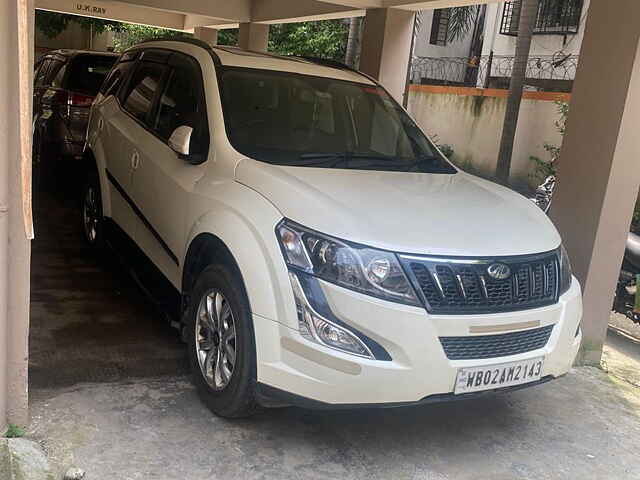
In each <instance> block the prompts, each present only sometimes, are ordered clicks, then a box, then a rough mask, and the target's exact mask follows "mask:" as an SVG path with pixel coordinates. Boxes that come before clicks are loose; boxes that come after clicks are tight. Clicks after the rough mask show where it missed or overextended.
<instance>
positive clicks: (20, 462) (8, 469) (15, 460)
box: [0, 438, 54, 480]
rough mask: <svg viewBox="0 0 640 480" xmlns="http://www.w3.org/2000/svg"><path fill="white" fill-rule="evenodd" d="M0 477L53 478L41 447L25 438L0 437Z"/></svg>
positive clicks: (23, 479) (18, 479)
mask: <svg viewBox="0 0 640 480" xmlns="http://www.w3.org/2000/svg"><path fill="white" fill-rule="evenodd" d="M0 478H2V479H3V480H4V479H6V480H54V476H53V473H51V469H50V467H49V461H48V460H47V457H46V455H45V454H44V452H43V451H42V448H40V445H38V444H37V443H36V442H34V441H32V440H28V439H26V438H0Z"/></svg>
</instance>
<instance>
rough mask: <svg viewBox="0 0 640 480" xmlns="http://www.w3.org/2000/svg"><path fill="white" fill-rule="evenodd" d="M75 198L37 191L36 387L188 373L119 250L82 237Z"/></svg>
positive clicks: (32, 367)
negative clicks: (97, 247)
mask: <svg viewBox="0 0 640 480" xmlns="http://www.w3.org/2000/svg"><path fill="white" fill-rule="evenodd" d="M75 198H76V196H75V195H71V194H69V193H65V194H61V193H50V192H36V193H35V198H34V217H35V230H36V238H35V240H34V241H33V246H32V273H31V326H30V335H29V343H30V346H29V353H30V358H29V378H30V387H31V389H38V388H48V387H55V386H60V387H61V386H69V385H73V384H76V383H82V382H102V381H118V380H125V379H130V378H141V377H148V376H159V375H179V374H184V373H186V372H187V368H188V364H187V360H186V355H185V350H184V346H183V344H182V343H181V342H180V340H179V338H178V335H177V332H176V330H173V329H171V328H170V327H169V326H168V325H167V323H166V322H165V320H164V318H163V317H162V315H161V314H160V312H158V311H157V310H156V309H155V308H154V306H153V305H151V304H150V303H149V302H148V301H147V299H146V297H145V296H144V295H143V294H142V292H141V290H140V289H139V288H138V287H137V285H136V284H135V283H134V282H133V281H132V279H131V277H130V276H129V275H128V274H127V273H126V271H125V269H124V268H123V266H122V265H120V264H119V263H118V262H117V261H116V260H115V257H112V256H110V255H106V256H103V257H102V258H99V257H97V256H96V254H95V252H93V251H92V250H91V249H90V248H89V247H88V246H87V245H86V244H85V243H84V241H83V238H82V231H81V228H82V227H81V217H80V210H79V207H78V205H77V203H78V202H76V200H75Z"/></svg>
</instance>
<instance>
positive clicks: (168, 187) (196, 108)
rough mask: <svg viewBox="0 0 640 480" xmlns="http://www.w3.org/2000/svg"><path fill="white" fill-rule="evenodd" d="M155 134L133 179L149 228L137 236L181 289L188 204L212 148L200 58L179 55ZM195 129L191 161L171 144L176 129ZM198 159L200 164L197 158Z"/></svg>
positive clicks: (159, 108)
mask: <svg viewBox="0 0 640 480" xmlns="http://www.w3.org/2000/svg"><path fill="white" fill-rule="evenodd" d="M168 66H169V72H168V75H167V80H166V82H165V83H164V86H163V90H162V93H161V95H159V99H158V106H157V108H156V109H155V110H154V112H153V118H152V120H151V124H150V127H151V131H150V132H149V133H148V135H146V136H145V140H144V142H143V144H144V149H140V152H139V153H140V160H139V165H138V168H137V169H136V170H135V173H134V175H133V186H132V187H133V188H132V197H133V199H134V201H135V203H136V204H137V205H138V206H139V208H140V210H141V211H142V213H143V215H144V216H145V218H146V219H147V220H148V222H149V225H148V226H147V227H146V228H139V229H138V231H137V232H136V242H137V244H138V246H139V247H140V248H141V249H142V250H143V251H144V252H145V253H146V254H147V256H148V257H149V258H151V260H152V261H153V263H154V264H155V265H156V266H157V267H158V268H159V269H160V270H161V271H162V272H163V273H164V274H165V276H166V277H167V278H168V279H169V280H170V281H171V282H172V283H173V284H174V285H175V286H179V285H180V269H179V260H178V259H179V258H181V257H182V249H183V248H184V244H185V236H186V228H187V225H186V213H187V201H188V196H189V194H190V192H192V191H193V189H194V186H195V184H196V182H197V181H198V180H199V179H200V178H201V177H202V175H203V172H204V166H203V165H194V164H192V163H191V162H194V161H197V162H198V163H202V162H203V161H204V159H206V155H207V152H208V148H209V128H208V121H207V113H206V106H205V101H204V88H203V81H202V73H201V70H200V67H199V65H198V63H197V62H196V60H195V59H193V58H192V57H189V56H187V55H184V54H180V53H174V54H172V55H171V57H170V59H169V64H168ZM181 126H188V127H191V128H193V132H192V135H191V143H190V156H189V158H186V159H185V158H181V156H180V155H178V154H177V153H176V152H175V151H174V150H172V149H171V148H170V147H169V145H168V140H169V138H170V137H171V134H172V133H173V132H174V131H175V129H176V128H178V127H181ZM196 159H197V160H196Z"/></svg>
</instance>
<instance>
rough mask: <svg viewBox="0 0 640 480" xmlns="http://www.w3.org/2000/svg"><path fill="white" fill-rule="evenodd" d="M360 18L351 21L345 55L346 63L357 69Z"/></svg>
mask: <svg viewBox="0 0 640 480" xmlns="http://www.w3.org/2000/svg"><path fill="white" fill-rule="evenodd" d="M360 23H361V19H360V17H353V18H351V19H350V20H349V36H348V37H347V52H346V54H345V59H344V63H345V64H347V65H348V66H350V67H351V68H356V59H357V57H358V46H359V45H360V33H361V31H362V30H361V28H360Z"/></svg>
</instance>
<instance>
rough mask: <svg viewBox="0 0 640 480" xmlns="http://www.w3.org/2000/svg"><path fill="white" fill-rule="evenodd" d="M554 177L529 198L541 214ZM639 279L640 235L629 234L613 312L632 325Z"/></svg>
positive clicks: (639, 298)
mask: <svg viewBox="0 0 640 480" xmlns="http://www.w3.org/2000/svg"><path fill="white" fill-rule="evenodd" d="M555 186H556V177H555V176H554V175H550V176H549V177H547V178H546V179H545V180H544V182H542V183H541V184H540V185H539V186H538V188H536V191H535V195H534V196H533V197H531V198H530V200H531V201H532V202H534V203H535V204H536V205H537V206H538V207H540V208H541V209H542V211H543V212H545V213H549V208H550V207H551V202H552V200H553V191H554V189H555ZM639 279H640V235H637V234H635V233H633V232H629V234H628V235H627V244H626V247H625V251H624V259H623V261H622V268H621V270H620V275H619V276H618V284H617V286H616V294H615V297H614V299H613V310H614V311H615V312H617V313H621V314H622V315H625V316H626V317H627V318H629V319H630V320H631V321H633V322H634V323H637V324H640V295H638V283H639V282H638V280H639Z"/></svg>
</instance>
